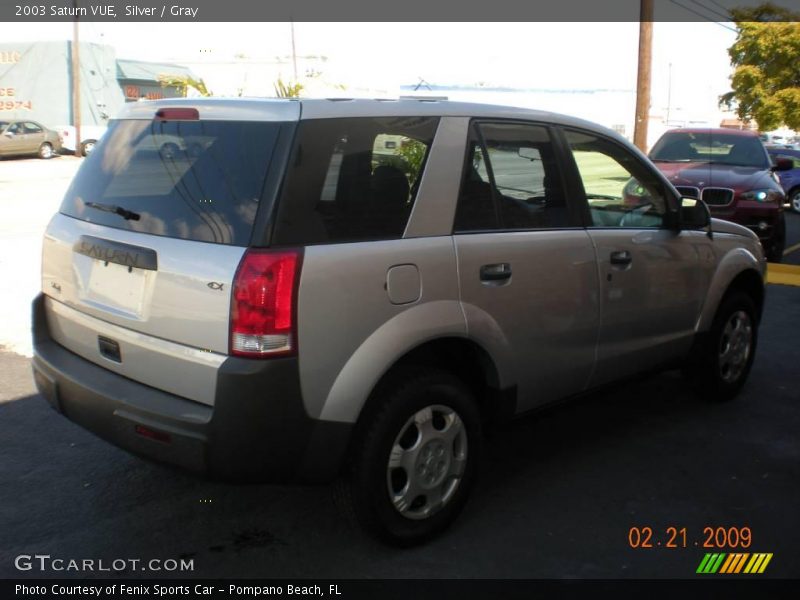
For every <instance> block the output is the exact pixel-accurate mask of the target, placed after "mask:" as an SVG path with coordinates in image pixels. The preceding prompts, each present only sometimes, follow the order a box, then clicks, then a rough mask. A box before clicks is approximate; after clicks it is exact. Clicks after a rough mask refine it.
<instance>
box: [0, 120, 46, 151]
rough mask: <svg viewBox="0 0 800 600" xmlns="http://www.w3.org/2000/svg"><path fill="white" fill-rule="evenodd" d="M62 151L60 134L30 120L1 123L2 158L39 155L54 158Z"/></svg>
mask: <svg viewBox="0 0 800 600" xmlns="http://www.w3.org/2000/svg"><path fill="white" fill-rule="evenodd" d="M60 150H61V138H59V136H58V133H56V132H55V131H53V130H51V129H48V128H47V127H45V126H44V125H42V124H41V123H38V122H36V121H29V120H19V121H0V156H24V155H26V154H38V155H39V158H52V157H53V156H54V155H55V154H56V153H58V152H59V151H60Z"/></svg>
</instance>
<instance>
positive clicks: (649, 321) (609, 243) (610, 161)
mask: <svg viewBox="0 0 800 600" xmlns="http://www.w3.org/2000/svg"><path fill="white" fill-rule="evenodd" d="M564 135H565V138H566V142H567V145H568V146H569V148H570V149H571V153H572V158H573V159H574V160H573V168H574V169H575V174H576V176H575V177H573V178H572V180H573V181H575V182H578V183H579V184H582V185H581V188H582V189H578V190H573V193H576V194H578V195H582V196H583V206H584V210H585V219H586V221H587V231H588V233H589V236H590V237H591V240H592V242H593V244H594V247H595V250H596V252H597V277H598V280H599V282H600V307H601V324H600V337H599V342H598V360H597V369H596V371H595V373H594V376H593V377H592V382H591V385H592V386H596V385H602V384H604V383H608V382H610V381H614V380H616V379H619V378H621V377H625V376H627V375H632V374H634V373H638V372H640V371H642V370H645V369H648V368H651V367H655V366H657V365H660V364H663V363H665V362H667V361H669V360H670V359H673V358H676V357H679V356H682V355H684V354H685V353H686V352H687V351H688V349H689V347H690V345H691V343H692V340H693V336H694V325H695V323H696V321H697V317H698V315H699V314H700V309H701V307H702V303H703V299H704V298H705V292H706V290H707V289H708V285H709V282H710V277H711V269H712V267H713V264H714V257H713V248H712V245H711V241H710V240H709V238H708V237H707V236H706V235H705V233H704V232H699V231H680V230H679V229H678V228H677V227H676V226H674V225H672V224H673V223H676V222H677V217H676V216H675V214H674V211H675V210H676V206H674V205H675V204H676V199H675V198H674V197H673V194H672V193H671V192H670V191H669V190H667V188H666V186H665V184H664V183H663V181H662V180H661V179H660V178H659V177H658V176H657V175H656V174H655V173H654V171H653V170H652V169H651V168H649V167H648V165H647V164H646V163H644V162H643V161H641V160H640V159H639V158H637V157H636V156H635V155H634V154H633V153H632V152H630V150H628V149H626V148H625V147H624V146H623V145H622V144H619V143H617V142H615V141H614V140H611V139H609V138H605V137H602V136H600V135H597V134H595V133H590V132H584V131H578V130H572V129H568V130H565V131H564ZM669 213H673V214H669Z"/></svg>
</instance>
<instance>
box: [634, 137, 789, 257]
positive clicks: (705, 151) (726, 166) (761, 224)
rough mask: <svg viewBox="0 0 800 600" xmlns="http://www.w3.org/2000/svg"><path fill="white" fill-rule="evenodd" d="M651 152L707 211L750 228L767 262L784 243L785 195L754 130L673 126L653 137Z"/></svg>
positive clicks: (777, 254) (786, 165)
mask: <svg viewBox="0 0 800 600" xmlns="http://www.w3.org/2000/svg"><path fill="white" fill-rule="evenodd" d="M650 158H651V159H652V160H653V161H654V162H655V164H656V166H657V167H658V168H659V169H661V171H662V172H663V173H664V174H665V175H666V176H667V178H668V179H669V180H670V182H671V183H672V184H673V185H674V186H675V187H676V188H677V189H678V191H679V192H680V193H681V194H682V195H683V196H686V197H691V198H701V199H702V200H703V201H704V202H705V203H706V204H707V205H708V207H709V208H710V209H711V214H712V216H715V217H719V218H722V219H726V220H728V221H733V222H735V223H739V224H741V225H744V226H745V227H748V228H750V229H752V230H753V231H754V232H756V234H757V235H758V237H759V239H760V240H761V243H762V245H763V246H764V250H765V252H766V255H767V258H768V259H769V260H770V262H780V261H781V259H782V257H783V249H784V247H785V245H786V221H785V217H784V214H783V204H784V202H785V196H784V193H783V189H782V188H781V186H780V183H779V182H778V178H777V176H776V175H775V173H774V171H775V170H787V169H789V168H791V164H790V163H787V162H786V161H779V163H778V164H777V165H775V166H773V164H772V162H771V161H770V158H769V155H768V154H767V151H766V149H765V148H764V145H763V144H762V143H761V141H760V140H759V138H758V135H757V134H755V133H754V132H752V131H739V130H734V129H673V130H671V131H667V132H666V133H665V134H664V135H662V136H661V138H660V139H659V140H658V141H657V142H656V143H655V145H654V146H653V148H652V150H651V151H650Z"/></svg>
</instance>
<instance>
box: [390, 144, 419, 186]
mask: <svg viewBox="0 0 800 600" xmlns="http://www.w3.org/2000/svg"><path fill="white" fill-rule="evenodd" d="M425 151H426V147H425V144H423V143H422V142H418V141H417V140H414V139H407V140H404V141H403V143H402V144H400V148H398V150H397V154H399V155H400V157H401V158H402V159H403V163H404V168H403V170H404V171H405V174H406V177H408V180H409V182H410V183H412V184H413V183H414V182H415V181H416V180H417V176H418V175H419V172H420V169H422V161H423V160H425Z"/></svg>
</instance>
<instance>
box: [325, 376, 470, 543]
mask: <svg viewBox="0 0 800 600" xmlns="http://www.w3.org/2000/svg"><path fill="white" fill-rule="evenodd" d="M375 400H376V401H377V402H378V404H377V406H378V408H377V409H376V410H375V411H373V412H372V413H371V414H369V415H365V418H366V419H367V421H366V422H364V423H363V424H359V428H358V430H357V433H356V436H357V437H356V438H355V440H354V443H353V446H352V448H351V451H350V454H349V457H348V463H347V466H346V468H345V471H344V473H343V476H342V478H341V479H340V480H339V481H338V482H337V485H336V491H335V493H336V499H337V503H338V504H340V505H343V506H342V508H344V510H345V512H349V513H350V514H351V515H353V516H355V518H356V520H357V521H358V523H359V524H360V525H361V526H362V527H363V528H364V529H366V530H367V531H368V532H369V533H371V534H372V535H374V536H375V537H377V538H378V539H380V540H381V541H383V542H386V543H389V544H392V545H396V546H402V547H408V546H413V545H416V544H420V543H422V542H425V541H426V540H429V539H431V538H433V537H435V536H436V535H438V534H440V533H441V532H443V531H444V530H445V529H446V528H447V527H448V526H449V525H450V524H451V523H452V522H453V521H454V520H455V519H456V517H457V516H458V515H459V513H460V512H461V510H462V509H463V507H464V505H465V503H466V501H467V497H468V495H469V491H470V488H471V486H472V483H473V480H474V477H475V472H476V466H477V464H478V461H479V460H480V455H481V421H480V414H479V411H478V408H477V406H476V404H475V400H474V398H473V396H472V393H471V392H470V390H469V389H468V388H467V387H466V386H465V385H464V383H463V382H461V381H460V380H459V379H458V378H456V377H454V376H453V375H451V374H450V373H447V372H445V371H440V370H437V369H428V368H402V369H398V370H397V371H396V372H395V373H394V374H392V375H390V378H389V379H388V381H386V382H385V383H384V384H382V385H381V386H380V389H379V391H378V392H377V397H376V398H375ZM428 408H431V416H432V418H431V419H429V420H426V416H425V415H427V409H428ZM448 411H452V412H448ZM420 414H422V415H423V416H422V417H419V416H418V415H420ZM453 415H456V416H457V417H458V420H456V419H454V418H453ZM415 417H416V418H418V419H421V420H420V421H419V422H420V423H421V427H417V424H416V423H417V421H412V419H413V418H415ZM437 419H438V423H437ZM459 420H460V425H459V424H458V423H459ZM431 427H432V429H430V428H431ZM423 431H425V432H427V433H423ZM402 432H405V435H404V436H402V437H401V436H400V434H401V433H402ZM437 435H441V439H440V438H437V437H436V436H437ZM415 436H417V437H416V440H415V441H414V442H413V443H412V442H411V440H412V439H414V437H415ZM426 436H428V437H427V438H426ZM450 436H455V437H453V439H452V440H450ZM426 439H427V441H425V440H426ZM400 446H409V447H408V448H407V449H403V448H400V453H398V447H400ZM393 448H394V449H395V453H394V454H392V449H393ZM442 449H443V451H444V452H446V453H447V454H446V455H442V454H441V453H440V454H437V452H439V451H440V450H442ZM400 455H402V457H403V458H402V460H403V461H405V460H408V461H409V464H413V469H412V470H413V471H414V472H415V473H416V474H415V475H413V481H412V477H409V474H408V473H407V471H406V469H405V467H395V468H391V466H390V456H391V457H392V458H394V459H395V460H396V461H399V460H401V459H400V458H399V457H400ZM445 463H446V466H444V465H445ZM451 471H460V476H459V475H457V474H456V473H455V472H451ZM404 477H405V478H406V481H405V484H403V478H404ZM437 482H439V483H437ZM420 484H423V485H430V487H428V488H426V489H424V490H423V489H421V488H420V487H419V485H420ZM414 490H416V491H414ZM423 492H426V493H427V494H428V495H426V494H425V493H423ZM391 494H394V498H395V499H396V500H397V502H398V504H400V505H403V506H405V512H402V511H401V509H400V508H398V507H397V506H396V505H395V503H394V502H393V500H392V496H391ZM412 496H414V497H412ZM429 496H435V497H439V496H441V499H442V503H441V506H439V504H438V502H435V503H432V504H430V505H429V504H428V497H429ZM406 500H408V501H407V502H406Z"/></svg>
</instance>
